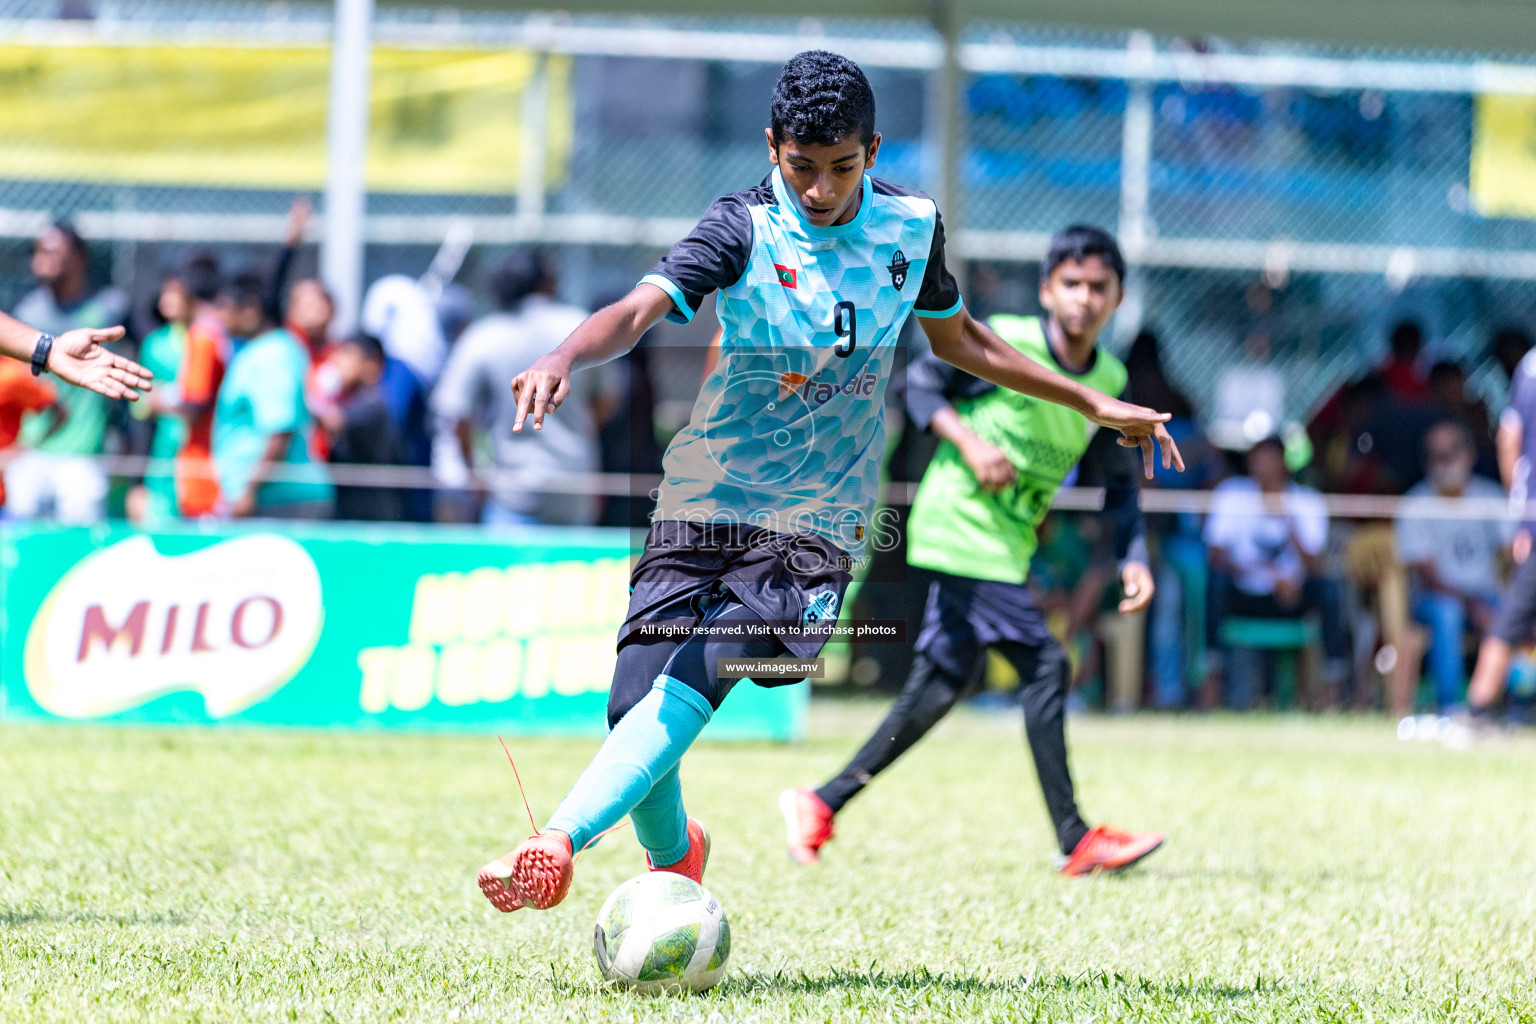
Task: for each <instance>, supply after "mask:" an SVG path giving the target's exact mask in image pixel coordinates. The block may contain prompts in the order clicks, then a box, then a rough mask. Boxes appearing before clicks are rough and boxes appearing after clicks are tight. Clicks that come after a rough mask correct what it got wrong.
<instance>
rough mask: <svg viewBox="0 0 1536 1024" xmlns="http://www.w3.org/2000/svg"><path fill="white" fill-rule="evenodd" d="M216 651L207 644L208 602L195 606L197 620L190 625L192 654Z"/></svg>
mask: <svg viewBox="0 0 1536 1024" xmlns="http://www.w3.org/2000/svg"><path fill="white" fill-rule="evenodd" d="M212 650H217V648H215V647H214V646H213V645H212V644H210V643H209V642H208V602H207V601H204V602H203V603H202V604H200V605H198V606H197V619H196V621H194V622H193V623H192V653H193V654H199V653H201V652H203V651H212Z"/></svg>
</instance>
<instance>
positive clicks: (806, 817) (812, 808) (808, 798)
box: [779, 789, 835, 864]
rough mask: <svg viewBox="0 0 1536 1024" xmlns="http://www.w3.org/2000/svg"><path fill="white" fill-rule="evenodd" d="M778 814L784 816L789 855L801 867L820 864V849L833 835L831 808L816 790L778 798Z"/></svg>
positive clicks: (790, 791) (787, 792) (795, 791)
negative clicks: (801, 865) (802, 865)
mask: <svg viewBox="0 0 1536 1024" xmlns="http://www.w3.org/2000/svg"><path fill="white" fill-rule="evenodd" d="M779 813H780V814H782V815H784V831H785V833H786V834H787V835H788V842H789V855H790V856H791V857H793V858H794V859H795V860H797V861H799V862H800V863H801V864H815V863H817V862H818V861H820V860H821V848H822V847H823V846H825V845H827V841H828V840H830V839H831V838H832V836H833V834H834V831H835V830H834V829H833V828H832V808H830V807H828V806H827V805H826V802H825V801H824V800H822V799H821V797H819V796H817V795H816V791H815V790H814V789H786V790H785V791H784V792H782V793H780V794H779Z"/></svg>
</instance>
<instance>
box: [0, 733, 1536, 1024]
mask: <svg viewBox="0 0 1536 1024" xmlns="http://www.w3.org/2000/svg"><path fill="white" fill-rule="evenodd" d="M878 710H879V709H878V708H876V707H875V706H873V705H851V706H850V705H829V706H821V707H818V708H817V709H816V712H815V715H814V719H813V724H814V736H813V738H812V740H811V741H810V742H807V743H805V744H803V745H801V746H798V747H794V748H788V749H786V748H778V747H770V746H747V747H739V746H738V747H725V746H703V747H701V748H700V749H698V750H696V751H694V752H693V753H692V754H690V755H689V759H688V760H687V761H685V762H684V776H683V777H684V782H685V786H686V788H687V792H688V795H689V798H690V804H689V806H690V809H691V810H692V811H693V812H694V813H696V814H698V815H700V816H701V817H703V818H704V819H705V820H706V821H707V822H708V823H709V825H710V826H711V830H712V832H713V834H714V839H715V853H714V861H713V864H712V866H711V869H710V873H709V876H708V878H707V879H706V881H707V883H708V884H709V886H710V888H711V890H712V891H713V892H714V893H715V894H716V895H717V896H719V897H720V899H721V901H722V902H723V903H724V905H725V907H726V910H727V912H728V913H729V914H730V918H731V925H732V930H733V935H734V939H735V942H734V949H733V955H732V970H731V972H730V974H729V975H728V976H727V978H726V980H725V981H724V982H723V983H722V984H721V985H720V986H719V987H718V988H717V989H715V990H714V991H713V992H711V993H709V994H708V995H705V996H700V997H675V996H674V997H662V998H659V999H657V998H642V997H633V996H629V995H626V994H624V993H622V992H613V991H610V990H607V989H605V988H603V987H602V986H600V985H599V984H598V981H597V977H596V972H595V969H594V967H593V962H592V953H591V930H592V921H593V918H594V916H595V914H596V911H597V908H598V906H599V904H600V903H601V902H602V900H603V898H604V896H605V895H606V894H607V892H608V891H609V890H610V889H611V888H612V887H613V886H614V885H616V884H618V883H619V882H620V881H622V880H623V879H625V878H627V877H629V876H631V875H633V874H636V873H637V872H638V870H639V869H640V867H641V859H640V853H639V851H638V848H637V847H636V846H635V845H634V841H633V838H632V837H631V836H630V835H629V834H628V833H627V832H625V833H620V834H619V835H616V836H614V837H612V838H610V839H609V840H608V841H606V842H605V843H604V844H603V845H602V846H601V847H599V848H597V849H595V850H593V851H591V852H589V853H588V854H587V855H586V856H585V857H584V858H583V859H582V860H581V862H580V863H579V864H578V866H577V875H576V885H575V888H574V889H573V891H572V894H571V897H570V898H569V899H567V900H566V902H565V903H564V904H563V905H561V906H560V907H558V908H556V909H555V910H553V911H550V912H548V913H542V914H541V913H537V912H533V911H524V912H521V913H518V914H514V915H510V916H502V915H500V914H497V913H496V912H495V911H493V910H492V909H491V908H490V907H489V905H487V904H486V903H485V901H484V900H483V899H482V898H481V897H480V895H479V892H478V890H477V889H476V887H475V884H474V873H475V871H476V870H477V869H478V868H479V867H480V865H481V864H482V863H484V862H485V861H486V860H488V859H489V858H490V857H492V856H494V855H496V854H499V853H501V852H502V851H503V850H505V849H507V848H508V847H509V846H510V845H511V844H512V843H514V842H516V841H517V840H518V839H520V838H521V837H522V836H523V835H524V834H525V833H526V830H527V825H526V821H525V820H524V815H523V810H522V807H521V806H520V804H519V802H518V800H517V797H516V791H515V788H514V786H513V783H512V774H511V771H510V770H509V768H508V767H507V764H506V761H505V759H504V758H503V755H502V752H501V749H500V747H498V746H497V744H496V741H495V740H494V739H492V738H489V737H397V736H382V735H374V736H357V735H325V734H316V733H252V732H234V731H226V732H216V731H183V732H159V731H140V730H128V729H115V730H114V729H97V728H39V727H22V726H9V727H6V728H3V729H0V1020H3V1021H7V1022H12V1021H31V1020H47V1021H90V1020H101V1021H108V1020H110V1021H133V1020H146V1021H184V1020H203V1021H246V1020H251V1021H289V1020H305V1021H330V1020H336V1021H361V1020H367V1021H393V1020H421V1021H449V1020H540V1021H544V1020H606V1021H628V1020H666V1021H673V1020H677V1021H684V1020H700V1021H706V1020H707V1021H722V1022H738V1021H740V1022H745V1021H779V1020H795V1021H801V1020H804V1021H834V1020H835V1021H843V1020H849V1021H852V1020H857V1021H883V1020H901V1021H907V1020H996V1021H1005V1020H1006V1021H1015V1020H1053V1021H1055V1020H1061V1021H1068V1020H1070V1021H1089V1020H1101V1021H1102V1020H1158V1021H1161V1020H1179V1021H1184V1020H1204V1021H1229V1020H1230V1021H1239V1020H1265V1021H1269V1020H1275V1021H1297V1020H1323V1021H1335V1020H1360V1021H1386V1020H1392V1021H1401V1020H1424V1021H1459V1020H1480V1019H1501V1020H1520V1021H1529V1020H1532V1019H1533V1018H1536V996H1533V992H1532V985H1533V980H1536V894H1533V885H1532V877H1533V874H1536V871H1533V856H1532V855H1533V851H1536V798H1533V795H1532V790H1533V783H1536V742H1532V741H1527V740H1505V741H1503V742H1501V743H1499V744H1498V745H1496V746H1491V747H1483V748H1479V749H1477V750H1475V751H1472V752H1469V753H1463V754H1454V753H1448V752H1445V751H1442V750H1440V749H1439V748H1437V747H1431V746H1425V745H1420V744H1405V743H1400V742H1398V741H1397V740H1396V739H1395V738H1393V736H1392V734H1391V729H1390V726H1389V725H1387V724H1386V723H1384V722H1382V721H1380V720H1317V719H1306V720H1302V719H1274V718H1259V717H1254V718H1243V719H1219V718H1218V719H1196V718H1132V719H1121V720H1108V721H1106V720H1082V721H1074V722H1073V723H1072V724H1071V726H1070V728H1071V736H1072V741H1073V748H1074V765H1075V769H1076V774H1077V779H1078V784H1079V790H1080V794H1081V797H1082V800H1083V804H1084V808H1085V811H1086V812H1087V813H1088V814H1089V815H1091V816H1092V817H1093V818H1094V819H1095V820H1099V819H1105V820H1110V821H1113V822H1115V823H1117V824H1122V825H1126V826H1132V827H1159V828H1163V829H1165V830H1166V831H1167V832H1168V833H1169V835H1170V839H1169V843H1168V845H1167V847H1166V848H1165V849H1164V850H1163V851H1161V852H1159V853H1158V854H1157V855H1156V856H1155V857H1154V858H1153V859H1151V860H1150V861H1148V862H1147V864H1146V865H1145V866H1144V867H1143V868H1141V869H1139V870H1137V871H1135V872H1134V873H1130V874H1127V875H1124V876H1120V877H1113V878H1100V879H1093V880H1087V881H1071V880H1066V879H1062V878H1060V877H1058V876H1057V875H1056V874H1054V873H1053V872H1052V870H1051V868H1050V857H1051V855H1052V854H1053V852H1054V851H1053V849H1052V845H1051V842H1050V838H1049V831H1048V828H1047V823H1046V820H1045V814H1044V811H1043V809H1042V808H1041V804H1040V797H1039V793H1038V791H1037V789H1036V786H1035V780H1034V774H1033V770H1032V769H1031V768H1030V767H1029V764H1028V760H1027V758H1026V756H1025V753H1024V751H1023V748H1022V744H1021V741H1020V737H1019V732H1018V724H1017V721H1016V720H1009V719H1006V718H997V717H994V718H983V717H980V716H978V715H975V714H972V713H957V714H956V715H954V716H952V718H951V720H950V721H947V722H946V723H945V724H944V725H943V726H942V727H941V728H940V730H939V731H938V732H936V733H935V735H934V736H933V737H932V738H931V739H930V740H929V742H927V743H926V744H924V745H923V746H921V747H919V748H918V750H917V751H915V752H914V753H913V755H912V756H911V757H910V758H909V759H908V760H906V761H904V762H902V763H900V764H899V765H897V766H896V768H894V769H893V770H892V771H890V772H889V773H888V774H887V775H886V776H885V777H883V778H882V779H881V780H880V781H879V783H877V784H876V785H875V786H874V787H872V788H871V789H870V791H869V792H868V793H866V794H865V796H864V797H863V798H862V799H861V800H859V801H857V802H856V803H855V804H853V805H852V806H850V807H849V809H848V810H847V812H846V813H845V814H844V815H843V817H842V819H841V821H840V828H841V836H840V838H839V839H838V840H837V841H836V842H834V843H833V844H832V846H831V847H830V848H829V852H828V854H827V856H826V857H825V863H824V864H823V866H822V867H821V868H819V869H815V870H809V871H807V870H803V869H800V868H798V867H796V866H795V865H794V864H793V863H791V862H790V861H789V859H788V858H787V857H786V856H785V855H784V852H783V850H782V847H781V835H780V825H779V819H778V816H777V812H776V809H775V805H774V798H775V794H776V793H777V792H778V790H779V789H780V788H781V787H783V786H785V785H788V784H795V783H804V782H810V781H816V780H819V779H820V778H821V777H822V776H823V775H825V774H826V773H828V772H829V771H831V770H832V769H834V768H835V767H837V766H839V765H840V764H841V761H842V759H843V758H844V757H846V756H847V754H849V753H850V752H851V750H852V748H853V746H854V745H855V744H856V743H857V742H858V741H859V740H860V739H861V738H862V734H863V732H864V730H865V729H867V728H868V727H869V726H870V724H871V723H872V721H873V720H874V717H875V715H876V714H877V713H878ZM594 746H595V744H594V742H592V741H563V740H562V741H555V740H522V741H519V742H517V743H516V744H515V745H514V748H513V749H514V752H515V753H516V754H517V755H518V759H519V765H520V767H521V768H522V771H523V778H524V781H525V782H526V783H527V784H528V788H529V792H530V796H531V797H532V800H533V802H534V809H535V811H536V812H537V813H539V814H540V815H543V814H546V813H548V811H549V810H550V809H551V808H552V806H553V804H554V802H555V801H556V800H557V799H558V797H559V796H560V794H561V793H562V792H563V787H564V785H565V784H566V783H568V782H569V781H570V780H571V779H572V778H574V776H575V774H576V772H577V771H578V770H579V769H580V768H581V766H582V764H583V763H584V762H585V760H586V758H587V756H588V755H589V753H590V752H591V750H592V749H593V748H594Z"/></svg>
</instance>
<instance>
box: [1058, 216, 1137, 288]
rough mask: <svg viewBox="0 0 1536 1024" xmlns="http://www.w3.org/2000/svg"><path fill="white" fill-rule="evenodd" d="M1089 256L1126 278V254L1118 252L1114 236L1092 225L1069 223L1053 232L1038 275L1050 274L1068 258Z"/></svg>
mask: <svg viewBox="0 0 1536 1024" xmlns="http://www.w3.org/2000/svg"><path fill="white" fill-rule="evenodd" d="M1090 256H1097V257H1098V258H1099V259H1101V260H1103V261H1104V265H1105V266H1106V267H1108V268H1109V269H1110V270H1113V271H1114V272H1115V276H1116V277H1118V278H1119V279H1120V280H1121V282H1122V283H1123V282H1124V281H1125V257H1124V256H1122V255H1120V244H1119V243H1118V242H1116V241H1115V236H1114V235H1112V234H1110V233H1109V232H1108V231H1105V230H1104V229H1103V228H1100V227H1095V226H1093V225H1092V224H1072V225H1070V226H1068V227H1065V228H1062V229H1061V230H1060V231H1058V232H1056V235H1055V237H1053V238H1052V239H1051V247H1050V250H1049V251H1048V252H1046V254H1045V262H1044V263H1043V264H1041V266H1040V276H1041V277H1050V276H1051V272H1052V271H1054V270H1055V269H1056V268H1057V267H1059V266H1061V265H1062V264H1063V263H1065V262H1067V261H1068V260H1071V261H1072V262H1073V263H1081V262H1083V261H1084V260H1086V259H1088V257H1090Z"/></svg>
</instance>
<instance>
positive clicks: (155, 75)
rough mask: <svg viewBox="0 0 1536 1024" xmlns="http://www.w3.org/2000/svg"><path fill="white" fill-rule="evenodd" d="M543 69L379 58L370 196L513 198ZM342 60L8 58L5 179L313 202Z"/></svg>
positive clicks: (169, 53)
mask: <svg viewBox="0 0 1536 1024" xmlns="http://www.w3.org/2000/svg"><path fill="white" fill-rule="evenodd" d="M536 61H537V57H536V55H534V54H532V53H529V52H524V51H504V50H496V51H492V50H469V51H466V50H449V51H439V50H398V49H382V48H381V49H376V50H374V53H373V75H372V109H371V113H370V130H369V141H368V161H367V178H368V187H369V189H370V190H371V191H376V192H437V193H484V194H512V193H515V192H516V191H517V182H518V176H519V168H520V160H521V156H522V153H521V150H522V129H521V124H522V111H523V89H524V87H525V85H526V84H527V83H528V81H529V80H530V78H531V76H532V74H533V72H534V68H535V65H536ZM549 61H550V62H549V90H548V103H549V106H548V118H547V120H548V132H547V140H548V141H547V146H548V156H547V161H548V162H547V165H546V166H547V170H548V180H549V182H550V183H551V184H553V183H555V182H557V181H558V180H559V179H560V178H561V177H563V175H564V173H565V167H566V160H567V157H568V155H569V153H570V146H571V122H572V112H571V108H572V103H571V89H570V61H569V59H568V58H559V57H552V58H550V59H549ZM329 91H330V51H329V50H326V49H319V48H293V49H263V48H245V47H233V46H209V47H201V46H199V47H186V46H126V47H125V46H11V45H0V178H12V179H31V180H68V181H98V182H121V183H129V184H143V185H201V186H213V187H225V188H261V189H317V188H320V187H321V186H322V185H323V184H324V181H325V123H326V101H327V97H328V95H329Z"/></svg>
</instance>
